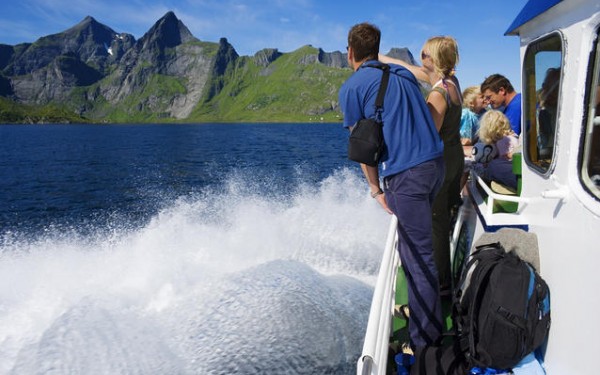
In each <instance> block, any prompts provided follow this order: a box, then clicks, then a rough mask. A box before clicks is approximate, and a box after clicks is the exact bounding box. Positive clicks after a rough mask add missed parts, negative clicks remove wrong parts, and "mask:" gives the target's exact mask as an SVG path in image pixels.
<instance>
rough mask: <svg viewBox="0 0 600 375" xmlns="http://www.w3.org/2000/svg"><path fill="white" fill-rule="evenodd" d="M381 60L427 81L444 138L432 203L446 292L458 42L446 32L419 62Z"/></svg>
mask: <svg viewBox="0 0 600 375" xmlns="http://www.w3.org/2000/svg"><path fill="white" fill-rule="evenodd" d="M379 60H380V61H381V62H384V63H391V64H398V65H402V66H404V67H405V68H407V69H408V70H410V72H411V73H413V74H414V75H415V77H416V78H417V79H418V80H420V81H424V82H425V83H427V84H428V85H431V91H430V92H429V94H428V95H427V106H428V107H429V111H430V113H431V116H432V117H433V121H434V123H435V126H436V128H437V130H438V132H439V134H440V137H441V138H442V140H443V141H444V164H445V167H446V174H445V177H444V183H443V185H442V188H441V189H440V191H439V193H438V195H437V197H436V198H435V201H434V203H433V206H432V219H433V250H434V255H435V263H436V266H437V269H438V277H439V282H440V292H441V294H442V295H446V296H449V295H450V292H451V290H450V287H451V271H450V239H449V236H448V233H450V221H451V212H452V211H454V210H455V208H456V207H457V206H459V205H460V204H461V203H462V199H461V196H460V180H461V176H462V174H463V168H464V153H463V148H462V144H461V141H460V118H461V113H462V95H461V90H460V85H459V82H458V79H457V78H456V77H455V76H454V73H455V67H456V64H458V60H459V58H458V44H457V43H456V40H455V39H454V38H452V37H450V36H435V37H432V38H429V39H428V40H427V41H426V42H425V44H424V45H423V48H422V49H421V63H422V66H416V65H412V64H408V63H406V62H405V61H402V60H399V59H394V58H390V57H388V56H385V55H381V54H380V55H379Z"/></svg>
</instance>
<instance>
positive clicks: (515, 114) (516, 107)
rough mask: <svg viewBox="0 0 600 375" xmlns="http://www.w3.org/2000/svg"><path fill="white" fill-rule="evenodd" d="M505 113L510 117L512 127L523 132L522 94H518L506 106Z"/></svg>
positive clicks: (516, 131)
mask: <svg viewBox="0 0 600 375" xmlns="http://www.w3.org/2000/svg"><path fill="white" fill-rule="evenodd" d="M504 114H505V115H506V117H508V122H510V127H511V129H512V130H513V131H514V132H515V133H516V134H517V135H519V134H521V94H517V96H515V97H514V98H513V99H512V100H511V101H510V103H508V105H507V106H506V107H505V108H504Z"/></svg>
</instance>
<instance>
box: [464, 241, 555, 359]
mask: <svg viewBox="0 0 600 375" xmlns="http://www.w3.org/2000/svg"><path fill="white" fill-rule="evenodd" d="M453 308H454V314H455V316H454V322H455V324H456V329H457V337H456V338H457V339H458V344H459V346H460V348H461V351H462V352H464V353H465V358H466V361H467V363H468V365H469V368H470V367H480V368H487V367H491V368H495V369H510V368H512V367H514V366H515V365H516V364H518V363H519V362H520V361H521V360H522V359H523V358H524V357H525V356H526V355H527V354H529V353H531V352H533V351H534V350H535V349H537V348H538V347H540V346H541V345H542V344H543V343H544V342H545V341H546V338H547V336H548V332H549V329H550V292H549V289H548V285H547V284H546V282H545V281H544V280H543V279H542V278H541V277H540V275H539V274H538V273H537V272H536V271H535V270H534V268H533V267H532V266H531V265H530V264H529V263H527V262H525V261H523V260H522V259H521V258H519V257H518V256H517V255H516V254H514V253H513V252H508V253H507V252H506V251H505V250H504V248H503V247H502V245H501V244H500V243H498V242H497V243H491V244H487V245H482V246H478V247H477V248H476V251H475V252H474V253H473V254H472V256H471V258H470V259H469V261H468V263H467V265H466V266H465V269H464V270H463V273H462V277H461V280H460V283H459V285H457V288H456V291H455V295H454V303H453Z"/></svg>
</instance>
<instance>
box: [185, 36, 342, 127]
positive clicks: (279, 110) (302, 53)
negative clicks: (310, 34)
mask: <svg viewBox="0 0 600 375" xmlns="http://www.w3.org/2000/svg"><path fill="white" fill-rule="evenodd" d="M317 54H318V50H317V49H316V48H313V47H309V46H306V47H303V48H300V49H298V50H296V51H294V52H291V53H287V54H283V55H282V56H281V57H279V58H278V59H277V60H275V61H274V62H273V63H271V64H270V65H268V66H266V67H262V66H257V65H256V64H255V63H254V61H253V59H252V58H250V57H242V58H240V59H238V61H237V64H236V66H235V67H234V68H232V69H230V71H228V72H227V73H226V74H227V75H228V76H227V77H226V80H225V81H226V82H227V83H226V84H225V86H224V87H223V88H222V89H221V91H220V92H219V93H218V94H217V95H216V96H214V97H212V98H208V99H207V100H206V101H204V102H202V103H201V104H200V105H198V106H197V107H196V109H195V110H194V111H193V112H192V114H191V115H190V118H189V119H188V120H191V121H197V122H208V121H221V122H239V121H250V122H252V121H267V122H291V121H299V122H311V121H327V122H337V121H341V118H340V116H341V115H340V111H339V109H338V104H337V95H338V91H339V88H340V86H341V84H342V83H343V82H344V81H345V80H346V79H347V78H348V77H349V76H350V74H351V71H350V70H349V69H337V68H330V67H327V66H325V65H323V64H320V63H318V62H317V61H316V57H317Z"/></svg>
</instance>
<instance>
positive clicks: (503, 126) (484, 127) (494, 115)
mask: <svg viewBox="0 0 600 375" xmlns="http://www.w3.org/2000/svg"><path fill="white" fill-rule="evenodd" d="M512 132H513V131H512V129H511V127H510V122H509V121H508V117H506V115H505V114H504V113H502V112H500V111H497V110H489V111H487V112H486V113H485V114H484V115H483V116H481V120H480V122H479V132H478V133H479V139H480V140H481V141H482V142H483V143H485V144H486V145H489V144H492V143H496V142H498V141H499V140H500V139H502V138H503V137H504V136H507V135H510V134H512Z"/></svg>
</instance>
